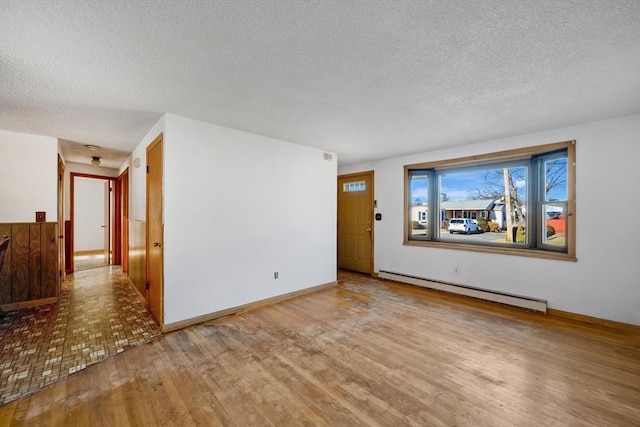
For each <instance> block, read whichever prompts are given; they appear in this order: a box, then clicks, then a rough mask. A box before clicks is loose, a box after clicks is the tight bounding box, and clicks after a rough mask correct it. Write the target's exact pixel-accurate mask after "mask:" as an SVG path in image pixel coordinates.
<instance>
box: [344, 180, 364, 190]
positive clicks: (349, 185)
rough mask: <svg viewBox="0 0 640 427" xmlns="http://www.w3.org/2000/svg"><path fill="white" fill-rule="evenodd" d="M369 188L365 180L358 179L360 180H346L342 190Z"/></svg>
mask: <svg viewBox="0 0 640 427" xmlns="http://www.w3.org/2000/svg"><path fill="white" fill-rule="evenodd" d="M366 189H367V184H366V183H365V182H364V181H358V182H345V183H344V184H343V185H342V191H344V192H349V191H364V190H366Z"/></svg>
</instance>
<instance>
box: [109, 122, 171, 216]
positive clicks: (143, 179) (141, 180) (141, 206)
mask: <svg viewBox="0 0 640 427" xmlns="http://www.w3.org/2000/svg"><path fill="white" fill-rule="evenodd" d="M164 130H165V116H162V117H161V118H160V120H158V122H157V123H156V124H155V125H154V126H153V127H152V128H151V130H149V132H147V135H146V136H145V137H144V138H142V141H141V142H140V144H138V146H137V147H136V148H135V149H134V150H133V152H132V153H131V156H129V160H128V161H126V162H124V163H123V164H122V166H120V170H119V172H118V175H119V174H121V173H122V172H124V170H125V169H126V168H129V219H135V220H138V221H146V215H147V213H146V210H145V209H146V192H147V187H146V186H147V169H146V165H147V146H148V145H149V144H151V143H152V142H153V140H154V139H156V138H157V136H158V135H160V134H161V133H163V132H164ZM136 158H139V159H140V166H138V167H136V166H135V165H134V159H136ZM165 162H166V159H165Z"/></svg>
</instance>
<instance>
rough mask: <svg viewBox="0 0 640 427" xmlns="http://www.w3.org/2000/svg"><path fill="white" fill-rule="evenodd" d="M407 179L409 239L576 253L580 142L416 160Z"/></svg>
mask: <svg viewBox="0 0 640 427" xmlns="http://www.w3.org/2000/svg"><path fill="white" fill-rule="evenodd" d="M405 180H406V181H405V182H406V186H405V198H406V200H407V205H406V206H407V212H408V213H407V223H406V227H405V229H406V233H405V244H408V245H418V246H440V247H446V248H452V249H464V250H474V251H486V252H499V253H509V254H520V255H526V256H539V257H545V258H560V259H571V260H573V259H575V233H574V230H575V220H574V218H575V196H574V194H575V182H574V181H575V142H574V141H568V142H562V143H556V144H547V145H543V146H538V147H528V148H522V149H516V150H509V151H503V152H499V153H491V154H485V155H481V156H473V157H469V158H460V159H451V160H446V161H439V162H433V163H423V164H418V165H408V166H405ZM427 207H432V209H427ZM454 218H456V219H470V220H471V221H472V224H471V223H469V224H470V226H469V227H465V229H464V232H463V233H460V232H459V230H457V229H455V228H454V227H452V228H451V230H450V229H449V228H450V227H449V222H450V220H451V219H454Z"/></svg>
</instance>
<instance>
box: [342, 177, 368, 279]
mask: <svg viewBox="0 0 640 427" xmlns="http://www.w3.org/2000/svg"><path fill="white" fill-rule="evenodd" d="M373 194H374V193H373V171H368V172H360V173H355V174H349V175H341V176H338V268H344V269H347V270H353V271H359V272H361V273H367V274H371V273H372V272H373V232H374V230H373V228H374V227H373V204H374V201H373Z"/></svg>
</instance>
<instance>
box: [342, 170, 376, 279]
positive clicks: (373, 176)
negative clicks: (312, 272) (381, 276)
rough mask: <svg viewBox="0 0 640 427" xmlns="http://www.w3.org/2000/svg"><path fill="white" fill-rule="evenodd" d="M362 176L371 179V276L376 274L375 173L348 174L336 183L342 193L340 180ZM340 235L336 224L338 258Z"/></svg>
mask: <svg viewBox="0 0 640 427" xmlns="http://www.w3.org/2000/svg"><path fill="white" fill-rule="evenodd" d="M360 176H370V177H371V263H370V265H369V269H370V270H371V274H372V275H373V274H374V273H375V270H374V265H375V262H374V261H375V260H374V257H375V253H376V252H375V248H374V246H375V233H376V227H375V223H376V219H375V210H376V200H375V199H376V195H375V173H374V171H373V170H368V171H362V172H353V173H347V174H344V175H338V179H337V180H336V183H337V184H338V188H337V190H338V191H340V188H339V183H340V179H342V178H347V179H353V178H356V177H360ZM339 196H340V193H338V192H337V193H336V206H337V213H336V219H337V218H339V213H340V206H339V205H338V203H339V200H340V197H339ZM337 233H338V227H337V224H336V257H337V256H338V252H337V250H338V238H339V236H338V235H337Z"/></svg>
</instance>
